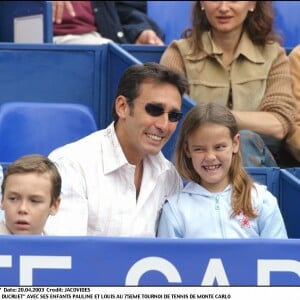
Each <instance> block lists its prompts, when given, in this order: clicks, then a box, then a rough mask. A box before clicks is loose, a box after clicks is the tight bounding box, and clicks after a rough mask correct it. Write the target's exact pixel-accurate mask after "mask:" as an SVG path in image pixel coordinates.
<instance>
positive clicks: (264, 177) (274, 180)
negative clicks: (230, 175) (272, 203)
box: [245, 167, 281, 206]
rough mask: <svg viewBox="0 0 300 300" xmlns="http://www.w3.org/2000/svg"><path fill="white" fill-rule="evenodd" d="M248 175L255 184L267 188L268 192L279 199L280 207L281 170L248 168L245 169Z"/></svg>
mask: <svg viewBox="0 0 300 300" xmlns="http://www.w3.org/2000/svg"><path fill="white" fill-rule="evenodd" d="M245 170H246V171H247V173H248V174H249V175H250V176H251V177H252V179H253V180H254V181H255V182H258V183H261V184H263V185H265V186H267V188H268V190H269V191H270V192H271V193H272V194H273V195H274V196H275V197H276V198H277V199H278V204H279V206H280V205H281V203H280V197H279V176H280V168H266V167H257V168H254V167H248V168H245Z"/></svg>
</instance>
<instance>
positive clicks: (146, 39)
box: [58, 1, 164, 46]
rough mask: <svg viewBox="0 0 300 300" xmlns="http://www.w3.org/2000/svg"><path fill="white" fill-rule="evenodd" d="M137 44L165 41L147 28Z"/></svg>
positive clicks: (154, 43) (157, 43) (160, 44)
mask: <svg viewBox="0 0 300 300" xmlns="http://www.w3.org/2000/svg"><path fill="white" fill-rule="evenodd" d="M58 2H59V1H58ZM135 44H139V45H141V44H150V45H159V46H162V45H164V42H163V41H162V40H161V39H160V38H159V37H158V36H157V35H156V33H155V32H154V31H153V30H151V29H147V30H144V31H142V32H141V33H140V35H139V36H138V38H137V39H136V41H135Z"/></svg>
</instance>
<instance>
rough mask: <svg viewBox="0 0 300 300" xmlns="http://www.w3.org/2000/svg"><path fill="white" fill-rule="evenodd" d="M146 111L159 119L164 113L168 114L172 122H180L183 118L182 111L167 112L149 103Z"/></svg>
mask: <svg viewBox="0 0 300 300" xmlns="http://www.w3.org/2000/svg"><path fill="white" fill-rule="evenodd" d="M145 110H146V112H147V114H149V115H150V116H152V117H158V116H161V115H162V114H164V113H167V114H168V118H169V121H170V122H178V121H179V120H180V119H181V117H182V112H180V111H170V112H166V111H164V109H163V108H162V107H161V106H160V105H157V104H153V103H147V104H146V106H145Z"/></svg>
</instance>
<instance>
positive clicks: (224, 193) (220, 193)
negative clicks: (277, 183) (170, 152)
mask: <svg viewBox="0 0 300 300" xmlns="http://www.w3.org/2000/svg"><path fill="white" fill-rule="evenodd" d="M175 160H176V166H177V169H178V172H179V174H180V175H181V176H182V177H183V178H184V179H186V180H188V181H190V182H189V183H188V184H187V185H186V186H185V187H184V189H183V190H182V191H181V192H180V193H179V194H176V195H174V196H172V197H171V198H169V199H168V200H167V201H166V203H165V204H164V206H163V210H162V215H161V218H160V222H159V226H158V236H159V237H181V238H183V237H186V238H259V237H261V238H287V233H286V229H285V225H284V222H283V218H282V216H281V213H280V210H279V207H278V204H277V199H276V198H275V197H274V196H273V195H272V194H271V193H270V192H269V191H268V190H267V188H266V187H265V186H263V185H259V184H257V183H253V182H252V180H251V178H250V176H249V175H248V174H247V173H246V171H245V170H244V169H243V167H242V160H241V155H240V135H239V133H238V128H237V123H236V120H235V118H234V116H233V114H232V113H231V111H230V110H229V109H227V108H226V107H224V106H222V105H220V104H217V103H214V102H211V103H206V104H205V103H201V104H198V105H197V106H195V107H194V108H193V109H191V110H190V111H189V112H188V114H187V115H186V117H185V120H184V121H183V123H182V127H181V130H180V133H179V137H178V142H177V148H176V153H175Z"/></svg>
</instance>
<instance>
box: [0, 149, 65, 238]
mask: <svg viewBox="0 0 300 300" xmlns="http://www.w3.org/2000/svg"><path fill="white" fill-rule="evenodd" d="M60 191H61V177H60V174H59V172H58V170H57V168H56V166H55V165H54V163H53V162H51V161H50V160H49V159H48V158H47V157H44V156H43V155H38V154H34V155H26V156H23V157H21V158H20V159H18V160H16V161H15V162H13V163H12V164H11V165H10V166H9V167H8V168H7V170H6V172H5V174H4V178H3V182H2V185H1V193H2V200H1V208H2V209H3V210H4V221H3V222H1V223H0V234H28V235H29V234H34V235H42V234H44V233H43V228H44V225H45V223H46V221H47V218H48V216H49V215H55V214H56V212H57V210H58V207H59V203H60Z"/></svg>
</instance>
